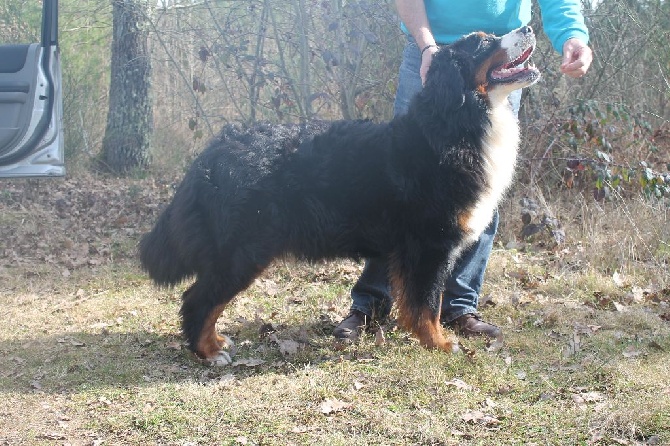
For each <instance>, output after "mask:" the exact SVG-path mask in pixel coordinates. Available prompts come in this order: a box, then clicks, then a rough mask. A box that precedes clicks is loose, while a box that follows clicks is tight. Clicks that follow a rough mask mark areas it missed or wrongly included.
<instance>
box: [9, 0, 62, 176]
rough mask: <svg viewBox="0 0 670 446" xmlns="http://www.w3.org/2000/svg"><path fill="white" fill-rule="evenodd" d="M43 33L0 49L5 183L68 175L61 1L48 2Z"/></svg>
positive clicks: (43, 22) (43, 7) (46, 0)
mask: <svg viewBox="0 0 670 446" xmlns="http://www.w3.org/2000/svg"><path fill="white" fill-rule="evenodd" d="M41 34H42V40H41V42H39V43H19V44H11V45H0V178H7V177H44V176H63V175H65V166H64V159H63V158H64V156H63V128H62V127H63V125H62V124H63V123H62V116H63V97H62V90H61V71H60V58H59V50H58V0H43V4H42V33H41Z"/></svg>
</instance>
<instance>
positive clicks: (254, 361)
mask: <svg viewBox="0 0 670 446" xmlns="http://www.w3.org/2000/svg"><path fill="white" fill-rule="evenodd" d="M262 364H265V361H263V360H262V359H258V358H246V359H238V360H237V361H235V362H233V363H232V364H231V365H232V366H233V367H237V366H240V365H244V366H247V367H256V366H259V365H262Z"/></svg>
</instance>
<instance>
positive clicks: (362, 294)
mask: <svg viewBox="0 0 670 446" xmlns="http://www.w3.org/2000/svg"><path fill="white" fill-rule="evenodd" d="M420 67H421V53H420V50H419V48H418V47H417V45H416V43H415V42H414V40H413V39H411V38H408V41H407V45H406V46H405V50H404V52H403V55H402V62H401V63H400V72H399V74H398V91H397V92H396V97H395V103H394V104H393V113H394V114H395V115H396V116H398V115H402V114H404V113H406V112H407V110H408V109H409V104H410V101H411V100H412V97H413V96H414V95H415V94H416V93H418V92H419V91H421V88H422V85H421V77H420V75H419V68H420ZM509 101H510V106H511V107H512V108H513V110H514V112H515V114H517V115H518V113H519V105H520V103H521V90H516V91H514V92H513V93H512V94H511V95H510V98H509ZM497 229H498V211H495V212H494V215H493V216H492V219H491V223H490V224H489V226H488V227H487V228H486V230H484V232H483V233H482V235H481V236H480V237H479V240H478V241H477V242H475V244H473V245H472V246H470V248H469V249H467V250H466V251H464V252H463V254H462V255H461V257H460V259H459V260H458V261H457V262H456V265H455V267H454V270H453V272H452V274H451V276H450V277H449V279H447V283H446V284H445V289H444V298H443V299H442V318H443V320H445V321H446V322H451V321H453V320H454V319H456V318H458V317H460V316H462V315H464V314H468V313H476V312H477V304H478V303H479V291H480V290H481V287H482V282H483V281H484V272H485V271H486V264H487V263H488V260H489V256H490V255H491V249H492V248H493V239H494V238H495V234H496V230H497ZM387 271H388V268H387V265H386V262H385V261H384V260H383V259H379V258H371V259H368V260H367V261H366V262H365V268H364V269H363V274H361V277H360V278H359V279H358V282H356V284H355V285H354V287H353V288H352V290H351V298H352V300H353V303H352V305H351V309H352V310H358V311H361V312H363V313H365V314H366V315H368V316H370V317H372V318H373V319H381V318H384V317H386V316H387V315H388V313H389V312H390V311H391V305H392V300H391V293H390V287H389V283H388V274H387Z"/></svg>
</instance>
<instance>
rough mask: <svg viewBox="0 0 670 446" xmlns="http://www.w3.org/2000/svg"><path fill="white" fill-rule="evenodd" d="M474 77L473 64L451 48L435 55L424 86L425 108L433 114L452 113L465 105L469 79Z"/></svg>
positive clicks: (422, 93) (443, 49)
mask: <svg viewBox="0 0 670 446" xmlns="http://www.w3.org/2000/svg"><path fill="white" fill-rule="evenodd" d="M470 77H472V62H471V61H469V60H468V58H467V57H464V55H463V54H461V53H459V52H457V51H454V50H452V49H451V48H448V47H447V48H442V49H441V50H440V51H438V52H437V53H435V55H434V56H433V60H432V62H431V64H430V69H429V70H428V74H427V75H426V83H425V84H424V86H423V90H422V92H421V95H422V96H423V98H422V99H423V101H422V102H424V104H422V105H423V106H426V107H430V108H431V109H432V110H433V112H437V113H450V112H454V111H455V110H457V109H459V108H460V107H462V106H463V104H464V103H465V95H466V93H467V88H468V84H469V83H470V82H468V79H469V78H470Z"/></svg>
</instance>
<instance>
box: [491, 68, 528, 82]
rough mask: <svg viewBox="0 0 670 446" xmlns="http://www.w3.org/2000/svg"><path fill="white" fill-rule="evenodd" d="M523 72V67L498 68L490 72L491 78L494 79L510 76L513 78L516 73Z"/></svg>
mask: <svg viewBox="0 0 670 446" xmlns="http://www.w3.org/2000/svg"><path fill="white" fill-rule="evenodd" d="M523 70H525V68H524V67H512V68H499V69H497V70H493V71H492V72H491V77H493V78H495V79H505V78H507V77H510V76H514V75H515V74H517V73H520V72H522V71H523Z"/></svg>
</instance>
